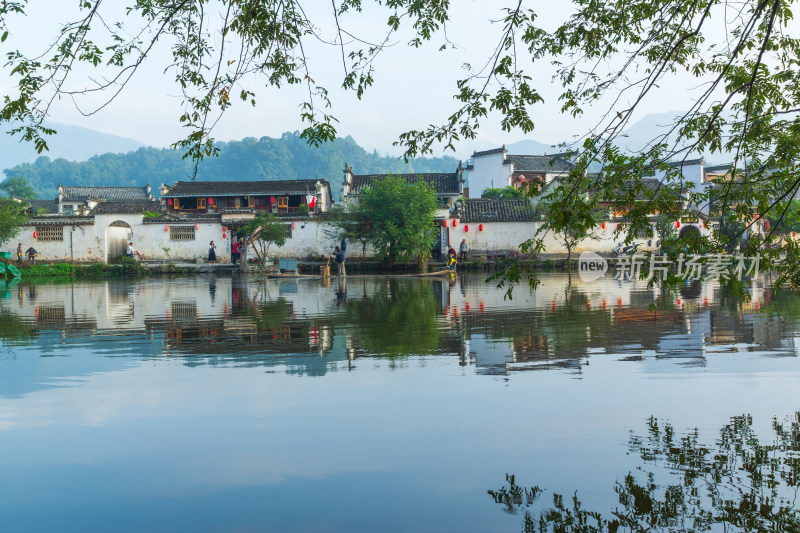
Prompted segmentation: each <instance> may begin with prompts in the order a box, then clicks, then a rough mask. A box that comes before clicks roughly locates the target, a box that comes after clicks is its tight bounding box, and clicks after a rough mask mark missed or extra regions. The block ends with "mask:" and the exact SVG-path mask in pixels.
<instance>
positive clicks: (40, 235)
mask: <svg viewBox="0 0 800 533" xmlns="http://www.w3.org/2000/svg"><path fill="white" fill-rule="evenodd" d="M36 240H37V241H39V242H60V241H63V240H64V226H36Z"/></svg>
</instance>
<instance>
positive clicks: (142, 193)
mask: <svg viewBox="0 0 800 533" xmlns="http://www.w3.org/2000/svg"><path fill="white" fill-rule="evenodd" d="M61 194H63V196H64V199H65V200H74V201H82V200H83V201H85V200H89V199H94V200H106V201H108V202H114V201H120V200H149V199H150V195H149V194H148V192H147V187H71V186H70V187H63V186H62V187H61Z"/></svg>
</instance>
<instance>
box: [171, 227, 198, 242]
mask: <svg viewBox="0 0 800 533" xmlns="http://www.w3.org/2000/svg"><path fill="white" fill-rule="evenodd" d="M169 240H171V241H193V240H194V226H170V227H169Z"/></svg>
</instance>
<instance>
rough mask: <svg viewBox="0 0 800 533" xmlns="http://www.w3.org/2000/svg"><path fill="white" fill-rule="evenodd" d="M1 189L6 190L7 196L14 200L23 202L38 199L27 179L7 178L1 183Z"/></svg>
mask: <svg viewBox="0 0 800 533" xmlns="http://www.w3.org/2000/svg"><path fill="white" fill-rule="evenodd" d="M0 189H2V190H4V191H5V192H6V194H8V195H9V196H10V197H13V198H19V199H21V200H34V199H36V191H35V190H34V189H33V187H32V186H31V184H30V183H28V182H27V181H26V180H25V178H21V177H19V176H14V177H11V178H6V179H4V180H3V181H1V182H0Z"/></svg>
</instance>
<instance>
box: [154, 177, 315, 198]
mask: <svg viewBox="0 0 800 533" xmlns="http://www.w3.org/2000/svg"><path fill="white" fill-rule="evenodd" d="M317 182H320V183H322V184H323V185H328V181H327V180H271V181H268V180H258V181H176V182H175V184H174V185H172V186H171V187H169V191H168V192H167V193H166V194H163V195H162V196H163V197H164V198H176V197H187V196H189V197H202V196H208V195H210V196H249V195H257V194H274V195H289V194H314V193H316V191H317Z"/></svg>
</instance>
